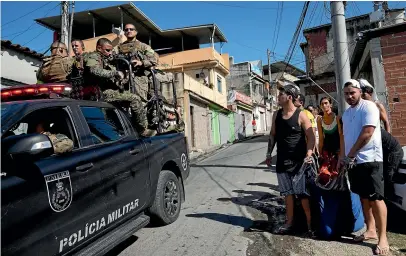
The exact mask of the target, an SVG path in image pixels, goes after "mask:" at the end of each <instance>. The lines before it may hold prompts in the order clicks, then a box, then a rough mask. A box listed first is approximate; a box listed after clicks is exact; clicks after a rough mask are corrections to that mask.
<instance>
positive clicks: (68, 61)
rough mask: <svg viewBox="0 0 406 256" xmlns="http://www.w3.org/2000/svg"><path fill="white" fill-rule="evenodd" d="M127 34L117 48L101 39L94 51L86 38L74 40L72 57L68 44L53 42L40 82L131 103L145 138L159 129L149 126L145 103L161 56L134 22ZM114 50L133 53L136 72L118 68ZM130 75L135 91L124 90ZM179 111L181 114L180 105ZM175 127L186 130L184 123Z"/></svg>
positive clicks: (74, 94) (76, 95)
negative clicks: (87, 48) (139, 34)
mask: <svg viewBox="0 0 406 256" xmlns="http://www.w3.org/2000/svg"><path fill="white" fill-rule="evenodd" d="M124 36H125V39H126V40H122V41H123V42H121V43H119V44H118V45H117V46H115V47H113V43H112V41H111V40H109V39H108V38H100V39H99V40H98V41H97V43H96V50H95V51H94V52H90V53H86V52H85V44H84V42H83V41H82V40H78V39H73V40H72V42H71V46H72V50H73V53H74V56H69V53H68V49H67V46H66V45H65V44H64V43H61V42H54V43H52V45H51V47H50V49H51V56H49V57H46V58H44V60H43V64H42V65H41V67H40V68H39V70H38V72H37V80H38V81H37V83H39V84H41V83H69V84H71V85H72V91H71V93H70V97H71V98H73V99H78V100H93V101H100V100H103V101H106V102H111V103H114V102H117V103H119V102H123V101H124V102H129V106H130V108H131V110H132V113H133V115H132V122H133V124H134V126H135V128H136V130H137V132H138V133H139V134H140V135H141V136H144V137H150V136H154V135H155V134H156V130H155V129H150V128H149V124H148V119H147V111H146V108H145V105H146V104H147V102H148V100H149V99H150V98H151V97H152V94H153V88H152V77H151V69H154V68H155V67H156V65H157V63H158V60H157V59H158V57H157V54H156V53H155V52H154V50H153V49H152V48H151V47H150V46H149V45H147V44H145V43H142V42H140V41H139V40H137V38H136V36H137V29H136V27H135V26H134V25H133V24H126V25H125V26H124ZM118 37H119V36H118ZM113 53H114V54H122V55H127V56H128V55H131V56H132V59H131V65H132V66H133V72H132V74H128V72H122V71H120V70H118V69H117V63H116V62H114V60H113ZM129 76H132V79H133V81H134V86H135V87H136V90H135V93H131V92H129V90H128V89H125V90H124V85H125V84H128V81H129V79H130V78H129ZM176 112H178V114H179V115H180V109H179V106H177V109H176ZM178 126H179V127H178ZM174 130H182V123H181V124H180V125H177V126H176V127H174Z"/></svg>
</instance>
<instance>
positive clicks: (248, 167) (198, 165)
mask: <svg viewBox="0 0 406 256" xmlns="http://www.w3.org/2000/svg"><path fill="white" fill-rule="evenodd" d="M190 167H211V168H213V167H214V168H215V167H230V168H242V169H259V170H262V169H264V167H261V166H249V165H227V164H191V165H190Z"/></svg>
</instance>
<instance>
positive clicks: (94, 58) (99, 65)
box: [83, 51, 117, 91]
mask: <svg viewBox="0 0 406 256" xmlns="http://www.w3.org/2000/svg"><path fill="white" fill-rule="evenodd" d="M83 65H84V72H83V77H84V81H85V83H86V84H97V85H98V86H99V87H100V89H101V90H102V91H104V90H107V89H116V88H117V85H116V84H115V83H116V82H117V80H116V79H115V75H116V73H117V70H116V67H115V66H114V65H113V64H111V62H110V61H109V60H108V59H107V58H106V57H105V56H104V55H103V54H102V53H100V52H98V51H94V52H91V53H89V54H87V55H86V56H85V58H84V59H83Z"/></svg>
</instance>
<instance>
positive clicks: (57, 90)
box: [1, 84, 72, 101]
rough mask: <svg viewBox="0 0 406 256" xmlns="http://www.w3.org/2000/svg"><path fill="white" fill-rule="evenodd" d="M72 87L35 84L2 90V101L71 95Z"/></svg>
mask: <svg viewBox="0 0 406 256" xmlns="http://www.w3.org/2000/svg"><path fill="white" fill-rule="evenodd" d="M71 90H72V87H71V86H70V85H69V84H33V85H26V86H18V87H11V88H2V89H1V100H2V101H12V100H21V99H30V98H38V96H47V95H48V96H49V95H51V93H53V94H57V95H60V94H64V93H69V92H70V91H71Z"/></svg>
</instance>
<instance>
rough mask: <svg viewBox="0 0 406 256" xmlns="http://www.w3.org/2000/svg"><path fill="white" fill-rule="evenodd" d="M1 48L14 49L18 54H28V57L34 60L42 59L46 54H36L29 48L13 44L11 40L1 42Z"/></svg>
mask: <svg viewBox="0 0 406 256" xmlns="http://www.w3.org/2000/svg"><path fill="white" fill-rule="evenodd" d="M1 46H2V47H6V48H10V49H13V50H15V51H17V52H21V53H24V54H26V55H28V56H31V57H33V58H38V59H42V58H43V57H44V56H45V55H44V54H42V53H39V52H36V51H34V50H31V49H30V48H28V47H25V46H21V45H19V44H13V43H12V42H11V41H10V40H1Z"/></svg>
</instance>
